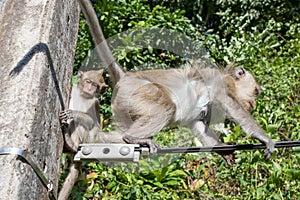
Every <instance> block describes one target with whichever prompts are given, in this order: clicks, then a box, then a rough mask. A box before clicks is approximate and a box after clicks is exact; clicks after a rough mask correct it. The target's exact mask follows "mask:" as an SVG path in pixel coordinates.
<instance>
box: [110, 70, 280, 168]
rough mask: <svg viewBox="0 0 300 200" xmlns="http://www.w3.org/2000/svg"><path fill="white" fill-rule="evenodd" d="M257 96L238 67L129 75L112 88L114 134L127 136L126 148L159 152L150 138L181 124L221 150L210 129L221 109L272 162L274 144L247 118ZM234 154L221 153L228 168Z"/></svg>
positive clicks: (249, 78) (252, 83)
mask: <svg viewBox="0 0 300 200" xmlns="http://www.w3.org/2000/svg"><path fill="white" fill-rule="evenodd" d="M259 93H260V87H259V85H258V84H257V83H256V81H255V79H254V78H253V76H252V75H251V74H250V73H249V72H247V71H246V70H245V69H244V68H235V67H234V66H229V67H227V68H226V69H225V70H224V71H223V70H221V69H218V68H216V67H205V68H203V67H201V66H197V65H196V66H187V67H185V68H183V69H167V70H151V71H138V72H127V73H126V74H125V75H124V76H123V77H122V78H121V79H120V80H119V81H118V82H117V84H116V87H115V88H114V95H113V103H112V110H113V114H114V118H115V121H116V128H117V130H116V132H117V133H115V135H118V134H120V135H123V140H124V141H125V142H127V143H138V144H146V145H148V146H149V147H150V151H151V152H155V151H156V150H157V148H160V146H159V145H158V144H156V143H155V142H153V141H152V140H151V137H152V136H153V135H154V134H155V133H157V132H159V131H160V130H161V129H162V128H163V127H165V126H168V125H170V124H179V125H182V126H186V127H189V128H190V129H191V130H192V131H193V132H194V134H195V135H196V136H197V137H198V138H199V139H200V140H201V142H202V143H203V145H207V146H214V145H222V143H220V142H219V141H218V139H217V137H216V136H215V135H214V134H213V133H212V131H211V130H210V128H209V123H210V111H211V108H212V106H217V107H219V108H221V109H222V110H224V111H225V113H226V114H227V115H228V117H230V118H231V119H233V120H234V121H235V122H236V123H237V124H238V125H240V126H241V128H242V129H243V130H244V132H245V133H247V134H248V135H249V136H252V137H254V138H256V139H258V140H260V141H261V142H262V143H264V144H265V145H266V151H265V158H266V159H268V158H270V157H271V155H272V153H273V152H274V142H273V141H272V140H271V139H270V137H269V136H267V135H266V134H265V132H264V131H263V130H262V129H261V128H260V127H259V126H258V124H257V123H256V122H255V120H254V119H253V118H252V116H251V114H250V113H249V111H251V110H252V109H253V108H254V106H255V100H256V96H257V95H258V94H259ZM231 153H232V152H223V153H220V154H221V155H222V156H223V157H224V158H225V159H226V161H227V163H228V164H230V159H232V156H230V154H231ZM227 154H228V155H227ZM227 156H229V157H227Z"/></svg>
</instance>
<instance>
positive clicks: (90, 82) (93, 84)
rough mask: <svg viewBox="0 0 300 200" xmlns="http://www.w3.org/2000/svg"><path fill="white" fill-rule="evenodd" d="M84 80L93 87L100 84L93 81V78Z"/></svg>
mask: <svg viewBox="0 0 300 200" xmlns="http://www.w3.org/2000/svg"><path fill="white" fill-rule="evenodd" d="M84 82H85V84H88V85H91V86H93V87H95V88H97V87H98V84H97V83H95V82H93V81H91V80H88V79H87V80H85V81H84Z"/></svg>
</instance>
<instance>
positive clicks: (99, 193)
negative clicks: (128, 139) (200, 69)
mask: <svg viewBox="0 0 300 200" xmlns="http://www.w3.org/2000/svg"><path fill="white" fill-rule="evenodd" d="M92 2H93V5H94V8H95V10H96V12H97V13H98V17H99V21H100V24H101V26H102V29H103V31H104V35H105V37H106V38H110V37H112V36H114V35H116V34H118V33H121V32H124V31H126V30H128V29H135V28H147V27H157V28H167V29H172V30H175V31H177V32H180V33H182V34H184V35H186V36H188V37H190V38H192V39H193V40H195V41H199V45H201V46H202V47H204V49H205V51H207V52H208V53H209V54H210V55H211V58H212V60H213V61H214V62H217V63H218V64H220V65H222V66H224V65H226V63H228V62H230V61H234V62H236V63H238V64H239V65H241V66H243V67H245V68H246V69H248V70H249V71H251V73H253V74H254V76H255V78H256V79H257V80H258V82H259V83H260V84H261V85H262V88H263V94H262V95H261V96H260V98H259V99H258V102H257V107H256V109H255V111H254V112H253V116H254V117H255V119H256V120H257V122H258V123H259V124H260V125H261V126H262V127H263V129H264V130H266V132H267V134H269V135H270V136H271V137H272V138H273V139H274V140H275V141H282V140H299V139H300V134H299V133H300V120H299V119H300V104H299V103H300V94H299V83H300V79H299V71H300V23H299V22H300V12H299V11H300V2H299V1H298V0H230V1H227V0H195V1H187V0H186V1H184V0H178V1H174V0H156V1H154V0H153V1H146V0H135V1H129V0H128V1H126V0H102V1H100V0H93V1H92ZM78 34H79V35H78V42H77V49H76V59H75V70H74V73H75V74H76V71H77V70H78V69H79V68H80V66H81V65H82V64H83V63H84V62H86V61H84V59H85V58H86V57H88V55H89V50H91V49H93V44H92V40H91V36H90V34H89V30H88V25H87V23H86V21H85V19H84V18H83V17H82V19H81V21H80V30H79V33H78ZM168 42H169V41H168ZM115 56H116V57H117V59H118V61H119V62H120V64H121V65H122V66H124V67H125V68H126V69H127V70H134V69H136V66H140V65H146V64H147V63H155V64H156V66H159V67H162V68H167V67H176V66H178V65H180V64H181V63H183V62H184V58H183V57H181V56H178V55H176V54H174V53H172V52H168V51H165V50H160V49H154V48H152V47H150V46H149V47H148V48H144V49H140V48H138V47H132V49H130V51H125V50H124V49H123V50H122V49H119V50H116V51H115ZM153 67H155V66H153V65H151V66H149V68H153ZM110 96H111V90H108V91H107V92H106V93H105V94H104V95H102V96H101V97H100V98H101V108H102V114H103V116H102V117H103V121H104V124H105V125H106V124H107V123H108V122H110V118H111V114H110ZM109 124H110V123H108V125H106V129H107V130H109V129H110V128H111V126H110V125H109ZM224 132H226V133H230V134H222V139H223V140H224V141H226V142H228V141H233V142H236V143H255V142H257V141H255V140H252V139H250V138H247V137H245V135H244V134H243V133H242V131H241V130H240V128H239V127H237V126H235V125H234V124H232V123H227V125H226V129H225V130H224ZM182 133H184V134H182ZM155 139H156V140H157V141H158V142H159V143H161V144H162V145H163V146H165V147H171V146H177V145H178V144H180V145H181V146H187V145H193V143H192V141H193V136H191V135H190V134H189V132H188V130H186V129H184V128H173V129H165V130H164V131H163V132H162V133H160V134H158V135H157V136H156V138H155ZM293 150H295V151H297V150H298V153H297V152H295V151H293ZM237 154H238V155H237V156H238V159H237V160H236V163H235V164H234V165H233V166H232V167H228V166H226V165H225V164H224V161H223V160H222V158H221V157H220V156H216V155H215V154H187V155H165V156H160V157H153V158H151V159H149V158H145V159H143V160H142V161H141V162H140V163H139V164H138V165H134V164H132V165H125V164H124V165H122V164H115V165H113V166H106V165H103V164H99V163H84V164H83V168H82V173H81V177H80V178H79V180H78V181H77V183H76V186H75V187H74V188H73V192H72V195H71V197H70V199H151V200H152V199H299V196H300V181H299V179H300V153H299V149H297V148H294V149H276V154H275V156H273V157H272V159H271V160H270V161H265V160H264V158H263V153H262V151H260V150H257V151H241V152H237ZM63 158H64V159H63V168H62V174H61V181H63V179H64V178H65V176H66V174H67V172H68V168H67V166H68V165H67V163H68V158H69V157H68V156H64V157H63Z"/></svg>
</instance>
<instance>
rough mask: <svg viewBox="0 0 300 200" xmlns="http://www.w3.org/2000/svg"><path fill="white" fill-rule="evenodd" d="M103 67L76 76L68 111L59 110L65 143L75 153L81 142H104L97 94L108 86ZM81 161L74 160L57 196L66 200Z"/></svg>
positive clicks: (80, 72) (60, 199)
mask: <svg viewBox="0 0 300 200" xmlns="http://www.w3.org/2000/svg"><path fill="white" fill-rule="evenodd" d="M102 73H103V70H102V69H100V70H91V71H86V72H82V71H79V72H78V75H77V84H76V85H74V86H73V88H72V93H71V99H70V105H69V109H68V110H64V111H62V112H61V113H60V116H59V117H60V121H61V123H62V124H64V125H66V129H65V131H64V138H65V145H66V147H67V148H68V149H69V150H70V151H72V152H76V151H77V149H78V146H79V144H81V143H92V142H96V143H97V142H98V143H99V142H102V143H103V140H102V139H101V134H102V133H101V126H100V118H99V114H100V113H99V110H100V109H99V101H98V99H97V94H99V93H101V92H103V90H104V89H105V88H106V87H107V85H106V84H105V82H104V79H103V76H102ZM79 168H80V164H79V163H73V164H72V165H71V167H70V172H69V174H68V176H67V178H66V179H65V181H64V183H63V185H62V188H61V190H60V192H59V196H58V199H59V200H66V199H67V198H68V196H69V195H70V193H71V191H72V187H73V185H74V184H75V181H76V179H77V177H78V173H79Z"/></svg>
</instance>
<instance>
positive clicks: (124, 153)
mask: <svg viewBox="0 0 300 200" xmlns="http://www.w3.org/2000/svg"><path fill="white" fill-rule="evenodd" d="M119 153H120V154H121V155H122V156H127V155H128V154H129V153H130V148H129V147H126V146H124V147H121V148H120V151H119Z"/></svg>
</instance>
